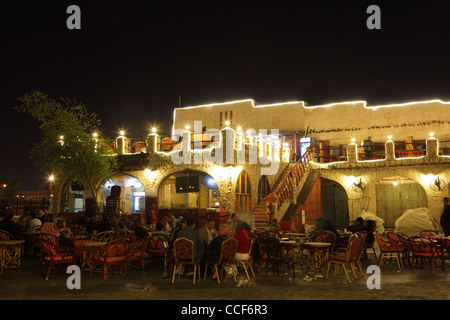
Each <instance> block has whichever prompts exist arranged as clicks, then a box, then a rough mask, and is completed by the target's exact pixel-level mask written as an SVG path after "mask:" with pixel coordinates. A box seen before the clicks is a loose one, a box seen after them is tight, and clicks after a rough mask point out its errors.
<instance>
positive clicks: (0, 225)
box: [0, 214, 20, 237]
mask: <svg viewBox="0 0 450 320" xmlns="http://www.w3.org/2000/svg"><path fill="white" fill-rule="evenodd" d="M3 217H4V219H3V220H2V221H0V230H4V231H7V232H9V233H10V234H12V235H13V236H14V237H17V236H19V235H20V232H19V230H18V228H17V226H16V224H15V223H14V221H13V220H12V214H10V215H7V214H3Z"/></svg>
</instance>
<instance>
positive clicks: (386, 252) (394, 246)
mask: <svg viewBox="0 0 450 320" xmlns="http://www.w3.org/2000/svg"><path fill="white" fill-rule="evenodd" d="M375 239H376V241H377V243H378V247H379V248H380V252H381V253H380V260H379V262H378V266H379V267H381V266H383V265H384V261H385V260H386V259H389V260H390V259H393V258H395V259H396V261H397V266H398V269H399V270H401V269H402V268H403V260H402V253H403V251H404V249H405V248H404V246H402V245H401V243H400V242H397V241H394V240H393V239H390V238H388V237H387V236H386V235H381V234H378V233H377V234H376V235H375Z"/></svg>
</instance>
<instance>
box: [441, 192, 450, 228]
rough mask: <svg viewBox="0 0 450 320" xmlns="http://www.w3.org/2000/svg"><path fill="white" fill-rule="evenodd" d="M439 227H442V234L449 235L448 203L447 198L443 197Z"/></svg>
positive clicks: (449, 206) (449, 214) (449, 212)
mask: <svg viewBox="0 0 450 320" xmlns="http://www.w3.org/2000/svg"><path fill="white" fill-rule="evenodd" d="M441 227H442V229H444V234H445V236H446V237H448V236H449V235H450V205H449V198H448V197H445V198H444V210H443V212H442V215H441Z"/></svg>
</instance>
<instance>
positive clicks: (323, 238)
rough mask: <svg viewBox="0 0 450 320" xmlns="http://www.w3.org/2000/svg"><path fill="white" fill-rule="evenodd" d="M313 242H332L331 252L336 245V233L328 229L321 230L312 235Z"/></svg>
mask: <svg viewBox="0 0 450 320" xmlns="http://www.w3.org/2000/svg"><path fill="white" fill-rule="evenodd" d="M311 242H328V243H331V247H330V252H333V251H335V247H336V235H335V234H334V233H333V232H331V231H328V230H319V231H317V232H316V233H315V234H314V235H313V236H312V237H311Z"/></svg>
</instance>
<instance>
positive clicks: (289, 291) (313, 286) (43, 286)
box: [0, 256, 450, 301]
mask: <svg viewBox="0 0 450 320" xmlns="http://www.w3.org/2000/svg"><path fill="white" fill-rule="evenodd" d="M374 263H375V260H374V259H372V258H371V259H367V260H365V261H364V268H366V267H367V266H368V265H371V264H374ZM40 268H41V267H40V263H39V258H38V257H34V258H33V259H31V258H30V257H27V256H25V257H24V258H23V268H22V271H15V270H5V271H4V272H3V274H2V275H1V276H0V283H1V285H0V299H2V300H36V299H40V300H42V299H43V300H54V299H63V300H74V299H78V300H94V299H95V300H239V301H240V300H259V301H264V300H312V299H314V300H410V299H414V300H444V299H450V289H449V288H448V284H449V283H450V276H449V272H450V262H449V261H447V269H446V270H448V271H446V272H443V271H442V270H439V269H438V270H436V271H435V272H434V273H432V271H431V270H430V269H423V270H421V269H417V270H414V271H411V269H410V267H409V266H408V265H407V266H406V268H405V269H404V270H402V271H401V272H398V271H397V269H396V265H395V263H394V262H393V263H391V264H387V265H385V266H384V267H383V268H382V269H381V283H380V284H381V289H372V290H370V289H368V287H367V284H366V282H367V278H368V277H369V275H366V276H365V277H364V278H363V277H360V278H359V279H357V280H354V281H352V282H351V283H347V281H346V279H345V277H344V275H343V274H342V273H341V274H340V275H338V276H337V277H334V276H333V275H332V274H331V275H330V278H329V279H325V278H317V279H315V280H312V281H306V280H305V273H303V272H302V270H300V269H299V270H297V272H296V277H295V279H293V278H292V274H290V275H285V277H284V279H282V280H281V279H280V277H279V276H277V275H276V274H275V273H272V272H269V273H268V275H267V278H265V277H264V273H260V274H258V275H257V276H256V278H254V279H251V280H250V281H248V280H247V278H246V276H245V274H244V272H243V271H240V274H239V275H238V278H237V282H234V281H233V279H232V278H227V279H226V281H225V282H223V283H221V284H218V283H217V282H216V281H212V280H210V279H206V280H203V279H202V280H200V281H198V282H197V283H196V284H195V285H193V284H192V280H190V279H187V278H185V277H182V278H181V279H180V280H178V279H176V281H175V284H171V277H170V276H169V277H166V278H164V277H162V271H163V267H162V265H161V264H158V263H155V262H153V261H148V263H147V268H146V270H145V272H142V271H138V270H129V273H128V275H118V274H113V275H111V276H110V278H109V279H108V280H107V281H104V280H103V276H102V275H101V274H94V275H93V276H92V277H90V275H89V272H87V271H83V272H82V276H81V289H80V290H76V289H74V290H69V289H68V288H67V286H66V280H67V278H68V276H69V275H67V274H65V273H64V272H61V273H56V274H52V275H51V276H50V279H49V280H47V281H46V280H45V279H44V278H43V277H42V276H41V274H40V270H41V269H40ZM364 270H365V269H364Z"/></svg>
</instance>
